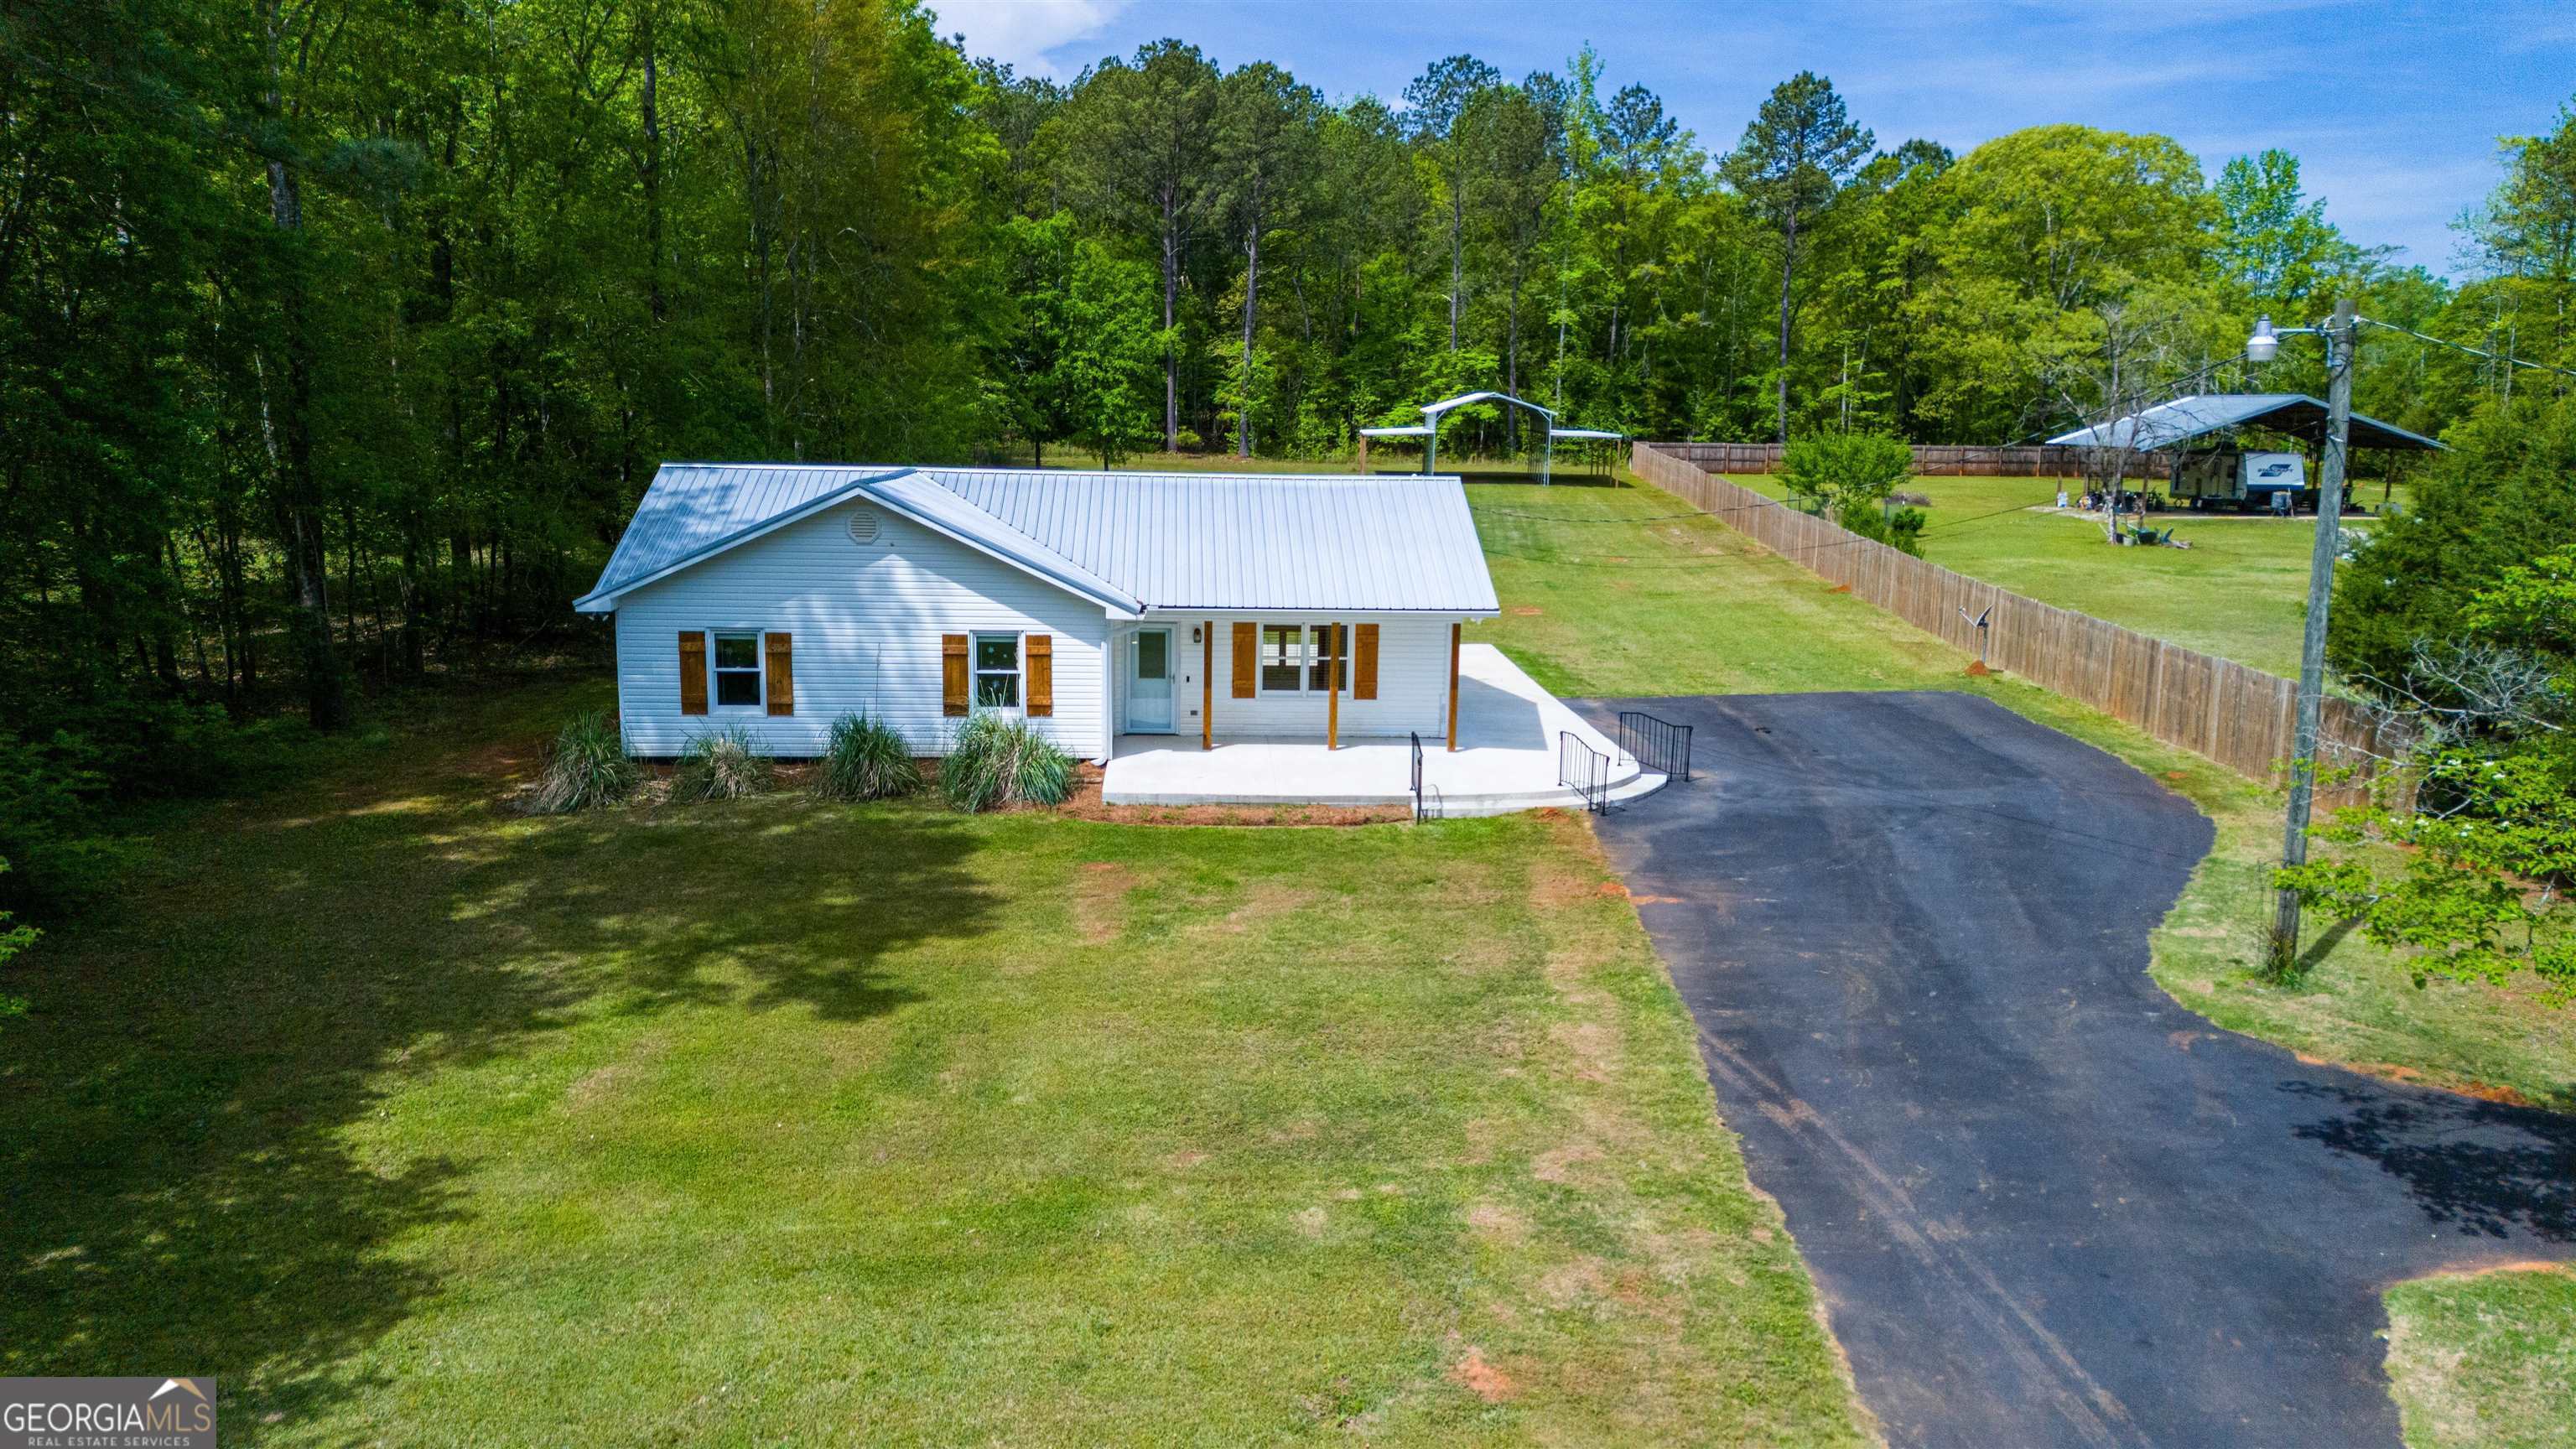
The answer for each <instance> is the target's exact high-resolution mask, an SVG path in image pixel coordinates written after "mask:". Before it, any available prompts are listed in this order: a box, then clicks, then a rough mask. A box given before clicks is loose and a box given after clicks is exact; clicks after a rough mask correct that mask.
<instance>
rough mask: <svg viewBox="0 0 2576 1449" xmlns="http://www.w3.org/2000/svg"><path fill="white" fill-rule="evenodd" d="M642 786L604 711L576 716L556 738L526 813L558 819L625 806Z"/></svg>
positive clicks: (638, 772) (639, 773)
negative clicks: (581, 812) (578, 812)
mask: <svg viewBox="0 0 2576 1449" xmlns="http://www.w3.org/2000/svg"><path fill="white" fill-rule="evenodd" d="M643 783H644V771H643V770H642V769H641V768H639V767H638V766H637V765H636V763H635V762H634V761H633V760H630V759H628V758H626V742H625V741H624V740H622V739H620V738H619V737H618V733H617V722H616V721H615V720H614V719H611V718H610V717H609V715H608V713H607V711H605V710H596V709H595V710H591V711H589V712H588V713H585V714H577V715H574V716H573V717H572V719H571V721H570V722H568V723H567V724H565V725H564V727H563V732H562V733H561V734H558V735H556V736H555V747H554V749H553V750H551V751H550V752H548V753H547V755H546V767H545V771H544V773H543V774H542V775H540V776H539V777H538V780H537V793H536V796H535V797H534V798H533V799H532V800H530V801H529V802H528V804H529V808H530V809H532V810H534V811H536V812H537V813H539V814H542V815H562V814H567V813H569V812H571V811H574V810H591V809H596V808H598V807H600V806H602V805H623V804H625V803H626V802H627V801H628V800H630V799H632V798H634V795H635V790H636V787H637V786H639V785H642V784H643Z"/></svg>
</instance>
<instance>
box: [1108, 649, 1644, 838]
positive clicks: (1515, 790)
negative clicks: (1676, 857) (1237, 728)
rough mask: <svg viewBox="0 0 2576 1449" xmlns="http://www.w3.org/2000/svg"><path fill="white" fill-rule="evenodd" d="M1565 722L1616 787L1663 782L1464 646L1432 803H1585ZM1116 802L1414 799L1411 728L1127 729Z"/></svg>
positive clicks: (1487, 653)
mask: <svg viewBox="0 0 2576 1449" xmlns="http://www.w3.org/2000/svg"><path fill="white" fill-rule="evenodd" d="M1559 731H1565V732H1568V733H1571V734H1573V735H1574V736H1575V737H1576V738H1578V739H1580V740H1582V741H1583V742H1584V743H1585V744H1587V745H1590V746H1591V747H1592V748H1593V749H1595V750H1597V751H1599V752H1601V753H1602V754H1604V755H1607V756H1609V757H1610V798H1611V799H1612V800H1614V801H1615V800H1624V799H1631V798H1634V797H1635V796H1638V795H1642V794H1644V793H1646V792H1647V791H1649V790H1652V789H1654V788H1655V787H1656V786H1658V785H1661V784H1662V783H1663V782H1664V777H1663V776H1662V775H1659V774H1655V773H1652V772H1649V771H1644V770H1641V769H1639V767H1638V765H1637V762H1636V760H1635V759H1633V758H1632V757H1630V756H1629V755H1627V754H1625V753H1623V752H1622V751H1621V750H1620V749H1619V748H1618V747H1617V746H1616V745H1615V744H1614V743H1612V742H1611V741H1610V740H1609V739H1608V738H1607V737H1605V736H1604V735H1603V734H1602V733H1601V731H1600V730H1598V729H1596V728H1594V727H1593V726H1592V725H1591V724H1589V723H1588V722H1586V721H1585V720H1583V719H1582V718H1580V717H1579V716H1577V715H1576V714H1575V713H1574V711H1572V710H1570V709H1568V708H1566V707H1565V706H1564V705H1563V704H1562V703H1559V702H1558V700H1557V699H1556V697H1555V696H1554V695H1551V694H1549V693H1548V692H1547V691H1546V690H1544V689H1541V688H1539V686H1538V683H1537V681H1535V680H1533V679H1531V678H1530V677H1529V676H1528V675H1527V674H1524V673H1522V672H1521V669H1520V666H1518V665H1516V664H1514V663H1512V662H1511V661H1510V660H1509V659H1506V658H1504V657H1503V653H1502V651H1501V650H1499V649H1496V648H1495V647H1494V646H1492V645H1490V644H1466V645H1461V646H1460V647H1459V650H1458V748H1457V749H1456V750H1455V751H1452V750H1450V749H1449V748H1448V742H1447V741H1445V740H1442V739H1440V738H1438V737H1437V736H1436V735H1433V734H1429V733H1426V734H1425V735H1424V737H1423V741H1422V781H1423V796H1424V811H1425V813H1426V814H1435V815H1453V816H1455V815H1502V814H1507V813H1509V812H1511V811H1514V810H1534V809H1537V808H1539V807H1541V806H1546V805H1557V806H1579V805H1580V804H1582V798H1581V797H1580V796H1579V795H1577V794H1576V793H1575V792H1574V791H1572V790H1570V789H1568V788H1566V787H1565V786H1563V785H1560V784H1559V783H1557V734H1558V732H1559ZM1100 794H1101V799H1102V801H1103V802H1105V803H1107V804H1111V805H1395V804H1411V803H1412V800H1413V745H1412V742H1411V741H1410V740H1408V739H1404V738H1394V739H1388V738H1385V737H1371V738H1354V737H1351V736H1344V737H1343V740H1342V747H1341V748H1340V749H1338V750H1328V749H1326V748H1325V747H1324V742H1323V741H1322V740H1320V739H1313V738H1301V739H1283V738H1270V737H1251V738H1239V739H1230V738H1224V737H1220V738H1219V739H1218V740H1217V742H1216V748H1215V749H1212V750H1206V749H1201V748H1200V747H1199V742H1198V740H1197V739H1195V738H1191V737H1188V736H1175V735H1120V736H1119V737H1118V743H1117V749H1116V752H1115V753H1114V754H1113V755H1112V756H1111V758H1110V761H1109V767H1108V769H1107V771H1106V772H1105V773H1104V775H1103V778H1102V780H1101V791H1100Z"/></svg>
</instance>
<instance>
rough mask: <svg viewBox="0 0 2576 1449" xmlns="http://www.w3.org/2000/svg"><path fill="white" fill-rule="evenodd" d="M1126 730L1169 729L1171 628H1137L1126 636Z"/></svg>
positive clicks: (1155, 731) (1148, 732) (1158, 732)
mask: <svg viewBox="0 0 2576 1449" xmlns="http://www.w3.org/2000/svg"><path fill="white" fill-rule="evenodd" d="M1127 730H1128V732H1129V733H1130V734H1140V735H1167V734H1170V733H1171V732H1172V631H1171V630H1169V629H1139V630H1137V631H1136V632H1135V633H1133V634H1130V635H1128V636H1127Z"/></svg>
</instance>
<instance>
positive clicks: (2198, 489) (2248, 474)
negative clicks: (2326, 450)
mask: <svg viewBox="0 0 2576 1449" xmlns="http://www.w3.org/2000/svg"><path fill="white" fill-rule="evenodd" d="M2171 492H2172V495H2173V499H2174V501H2175V502H2176V503H2180V502H2183V501H2184V500H2186V499H2188V500H2190V503H2191V506H2192V507H2193V508H2195V509H2200V510H2204V511H2206V510H2233V511H2235V512H2238V513H2244V512H2249V511H2256V510H2259V511H2263V512H2269V513H2288V512H2292V511H2294V510H2296V509H2297V508H2298V507H2299V506H2301V505H2302V504H2304V505H2307V506H2309V507H2314V506H2315V500H2314V499H2312V498H2311V497H2309V495H2308V460H2307V459H2305V458H2303V457H2300V456H2299V455H2298V454H2296V453H2249V452H2246V451H2244V450H2243V449H2240V448H2215V449H2211V450H2210V451H2208V452H2202V453H2184V454H2181V455H2179V456H2178V457H2177V458H2176V460H2175V465H2174V476H2173V487H2172V490H2171Z"/></svg>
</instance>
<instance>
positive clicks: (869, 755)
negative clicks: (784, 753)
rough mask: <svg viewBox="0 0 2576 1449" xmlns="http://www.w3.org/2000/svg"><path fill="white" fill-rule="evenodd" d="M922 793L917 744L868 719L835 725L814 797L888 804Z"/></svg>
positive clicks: (846, 718)
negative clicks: (896, 798)
mask: <svg viewBox="0 0 2576 1449" xmlns="http://www.w3.org/2000/svg"><path fill="white" fill-rule="evenodd" d="M920 788H921V771H920V770H919V769H918V768H916V767H915V766H914V765H913V763H912V745H911V743H910V742H909V741H907V740H905V739H904V737H903V735H902V733H901V732H900V731H898V730H897V729H895V727H894V726H892V725H890V724H887V723H886V722H885V721H883V720H880V719H871V718H869V717H868V716H866V715H863V714H845V715H843V716H841V717H840V718H839V719H836V720H834V721H832V739H831V743H829V744H828V745H826V746H824V749H823V758H822V761H821V763H820V764H819V766H818V767H817V768H816V769H815V771H814V793H815V794H817V795H820V796H822V797H823V798H824V799H826V800H883V799H888V798H890V797H892V796H896V795H909V794H911V793H912V792H913V791H915V790H918V789H920Z"/></svg>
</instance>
